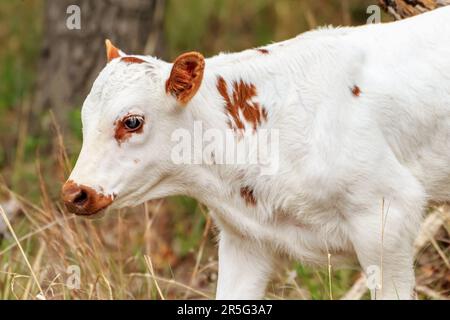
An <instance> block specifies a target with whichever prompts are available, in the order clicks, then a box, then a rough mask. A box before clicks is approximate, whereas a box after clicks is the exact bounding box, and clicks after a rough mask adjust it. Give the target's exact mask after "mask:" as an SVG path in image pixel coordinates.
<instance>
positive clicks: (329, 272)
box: [328, 253, 333, 300]
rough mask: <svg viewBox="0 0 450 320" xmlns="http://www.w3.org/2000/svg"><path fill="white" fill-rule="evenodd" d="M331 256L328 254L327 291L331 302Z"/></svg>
mask: <svg viewBox="0 0 450 320" xmlns="http://www.w3.org/2000/svg"><path fill="white" fill-rule="evenodd" d="M331 270H332V269H331V254H330V253H328V290H329V293H330V300H333V286H332V277H331Z"/></svg>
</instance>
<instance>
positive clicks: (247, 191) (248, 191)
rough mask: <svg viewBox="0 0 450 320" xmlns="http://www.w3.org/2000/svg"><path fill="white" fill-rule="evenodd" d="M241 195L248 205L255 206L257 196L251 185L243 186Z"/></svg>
mask: <svg viewBox="0 0 450 320" xmlns="http://www.w3.org/2000/svg"><path fill="white" fill-rule="evenodd" d="M240 191H241V197H242V198H243V199H244V200H245V203H246V204H247V205H251V206H255V205H256V198H255V196H254V194H253V189H252V188H250V187H249V186H245V187H242V188H241V190H240Z"/></svg>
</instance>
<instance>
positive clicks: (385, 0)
mask: <svg viewBox="0 0 450 320" xmlns="http://www.w3.org/2000/svg"><path fill="white" fill-rule="evenodd" d="M379 2H380V5H381V7H382V8H383V9H384V10H385V11H386V12H388V13H389V14H391V15H392V16H394V18H395V19H397V20H400V19H403V18H407V17H412V16H415V15H418V14H421V13H424V12H426V11H430V10H434V9H436V8H439V7H443V6H446V5H449V4H450V0H379Z"/></svg>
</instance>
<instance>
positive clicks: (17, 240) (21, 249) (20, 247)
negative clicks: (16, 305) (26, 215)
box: [0, 206, 45, 298]
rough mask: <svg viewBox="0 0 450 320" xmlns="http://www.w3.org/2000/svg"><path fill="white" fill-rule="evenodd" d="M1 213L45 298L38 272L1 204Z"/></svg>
mask: <svg viewBox="0 0 450 320" xmlns="http://www.w3.org/2000/svg"><path fill="white" fill-rule="evenodd" d="M0 214H1V216H2V218H3V220H4V221H5V224H6V225H7V227H8V229H9V232H10V233H11V235H12V236H13V238H14V241H16V243H17V246H18V247H19V250H20V252H21V254H22V256H23V259H24V260H25V263H26V264H27V267H28V269H29V270H30V273H31V276H32V277H33V279H34V282H35V283H36V286H37V287H38V289H39V291H40V294H41V295H42V297H43V298H45V295H44V291H43V290H42V288H41V285H40V283H39V281H38V278H37V277H36V274H35V273H34V271H33V268H32V267H31V264H30V261H28V258H27V255H26V254H25V251H24V250H23V248H22V245H21V244H20V242H19V239H18V238H17V236H16V233H15V232H14V229H13V227H12V226H11V223H10V222H9V220H8V217H7V216H6V213H5V211H3V208H2V206H0Z"/></svg>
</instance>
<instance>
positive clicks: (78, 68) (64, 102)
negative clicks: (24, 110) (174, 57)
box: [31, 0, 165, 130]
mask: <svg viewBox="0 0 450 320" xmlns="http://www.w3.org/2000/svg"><path fill="white" fill-rule="evenodd" d="M71 5H76V6H78V7H79V8H80V18H81V19H80V29H73V30H71V29H69V28H68V27H67V25H66V22H67V19H68V18H69V19H70V17H71V16H72V14H73V12H72V11H70V10H69V13H67V11H68V7H69V6H71ZM164 6H165V0H126V1H121V0H103V1H92V0H47V1H46V3H45V8H44V10H45V13H44V32H43V46H42V50H41V56H40V61H39V76H38V80H37V84H36V86H37V87H36V96H35V100H34V104H33V116H34V117H33V118H34V119H39V117H40V116H41V115H42V112H43V111H45V110H47V109H49V108H50V109H52V110H53V111H54V113H55V115H56V118H57V119H58V121H59V123H60V125H61V127H62V129H63V130H64V129H65V128H66V125H67V124H68V117H69V114H70V111H71V110H72V108H79V107H80V106H81V104H82V103H83V100H84V98H85V97H86V95H87V94H88V92H89V90H90V88H91V86H92V83H93V82H94V80H95V78H96V77H97V75H98V73H99V71H100V70H101V69H102V68H103V67H104V66H105V64H106V55H105V39H106V38H109V39H111V41H112V42H113V43H114V44H115V45H117V46H118V47H119V48H120V49H122V50H123V51H125V52H128V53H134V54H156V55H160V54H161V51H162V42H161V33H162V32H161V31H162V22H163V13H164ZM71 21H73V20H71ZM38 122H39V121H38ZM35 123H36V121H35ZM37 125H39V124H37ZM31 129H32V130H33V128H31ZM34 129H36V128H34Z"/></svg>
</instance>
